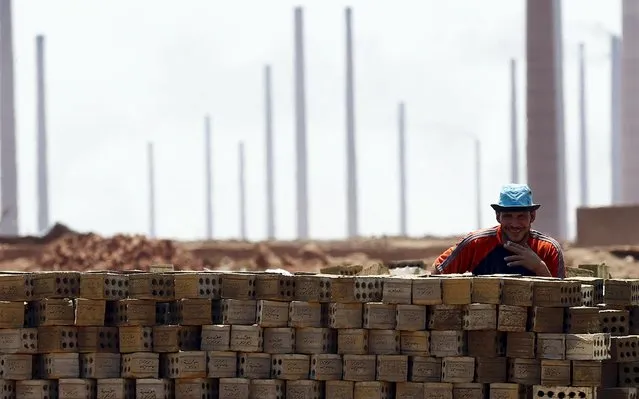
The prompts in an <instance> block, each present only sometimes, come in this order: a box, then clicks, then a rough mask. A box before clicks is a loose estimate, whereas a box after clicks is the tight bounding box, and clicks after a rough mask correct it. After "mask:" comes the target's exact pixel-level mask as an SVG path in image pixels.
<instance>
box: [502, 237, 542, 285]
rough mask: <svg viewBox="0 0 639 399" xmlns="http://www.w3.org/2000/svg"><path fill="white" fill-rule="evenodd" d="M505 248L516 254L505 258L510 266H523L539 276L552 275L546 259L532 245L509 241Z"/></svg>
mask: <svg viewBox="0 0 639 399" xmlns="http://www.w3.org/2000/svg"><path fill="white" fill-rule="evenodd" d="M504 248H506V249H507V250H509V251H510V252H512V253H514V254H515V255H510V256H506V257H505V258H504V260H505V261H506V262H508V266H523V267H525V268H526V269H528V270H530V271H531V272H533V273H535V274H536V275H538V276H548V277H550V276H551V274H550V271H549V270H548V267H547V266H546V264H545V263H544V261H543V260H541V258H540V257H539V256H538V255H537V254H536V253H535V251H533V250H532V249H531V248H530V247H528V246H524V245H520V244H516V243H514V242H512V241H508V242H506V244H504Z"/></svg>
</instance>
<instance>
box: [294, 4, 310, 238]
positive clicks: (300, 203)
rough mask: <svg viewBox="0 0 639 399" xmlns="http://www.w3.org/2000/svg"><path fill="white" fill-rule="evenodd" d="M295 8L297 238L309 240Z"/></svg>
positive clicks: (300, 45)
mask: <svg viewBox="0 0 639 399" xmlns="http://www.w3.org/2000/svg"><path fill="white" fill-rule="evenodd" d="M302 17H303V15H302V8H301V7H296V8H295V137H296V155H297V165H296V166H297V168H296V179H297V238H298V239H300V240H306V239H308V233H309V228H308V171H307V169H308V168H307V151H306V88H305V79H304V75H305V74H304V21H303V19H302Z"/></svg>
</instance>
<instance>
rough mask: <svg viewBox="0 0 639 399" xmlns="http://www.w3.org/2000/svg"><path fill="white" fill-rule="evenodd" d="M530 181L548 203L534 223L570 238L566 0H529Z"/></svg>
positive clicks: (540, 198)
mask: <svg viewBox="0 0 639 399" xmlns="http://www.w3.org/2000/svg"><path fill="white" fill-rule="evenodd" d="M526 5H527V9H526V16H527V18H526V55H527V57H526V58H527V62H526V66H527V67H526V75H527V81H528V84H527V87H526V90H527V94H526V95H527V102H526V114H527V119H528V140H527V148H526V154H527V164H528V168H527V169H528V183H529V184H530V186H531V188H532V190H533V192H534V197H535V200H536V202H538V203H541V204H543V210H542V211H541V212H539V213H538V214H537V219H536V221H535V225H536V226H537V227H538V228H539V230H541V231H543V232H544V233H547V234H550V235H551V236H553V237H554V238H556V239H558V240H563V239H566V238H567V226H566V224H567V203H566V186H565V182H566V177H565V170H566V163H565V137H564V111H563V81H562V70H563V68H562V44H561V37H562V33H561V5H560V1H559V0H526Z"/></svg>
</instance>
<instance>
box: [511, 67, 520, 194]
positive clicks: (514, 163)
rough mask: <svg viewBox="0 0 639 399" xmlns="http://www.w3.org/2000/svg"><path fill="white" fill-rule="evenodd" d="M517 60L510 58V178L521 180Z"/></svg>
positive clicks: (516, 180) (515, 181)
mask: <svg viewBox="0 0 639 399" xmlns="http://www.w3.org/2000/svg"><path fill="white" fill-rule="evenodd" d="M517 119H518V117H517V61H515V59H514V58H513V59H511V60H510V180H511V182H512V183H521V182H520V181H519V137H518V134H519V133H518V129H517Z"/></svg>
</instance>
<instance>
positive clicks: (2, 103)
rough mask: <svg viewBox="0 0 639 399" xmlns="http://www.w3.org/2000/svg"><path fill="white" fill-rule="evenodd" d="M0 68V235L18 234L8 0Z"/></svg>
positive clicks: (0, 19) (2, 15)
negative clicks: (0, 206) (0, 203)
mask: <svg viewBox="0 0 639 399" xmlns="http://www.w3.org/2000/svg"><path fill="white" fill-rule="evenodd" d="M0 71H2V73H0V175H1V178H0V196H1V200H2V201H1V202H2V212H1V213H0V215H1V219H0V234H2V235H9V236H16V235H18V234H19V226H18V163H17V160H16V157H17V149H16V122H15V96H14V80H13V26H12V22H11V0H0Z"/></svg>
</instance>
